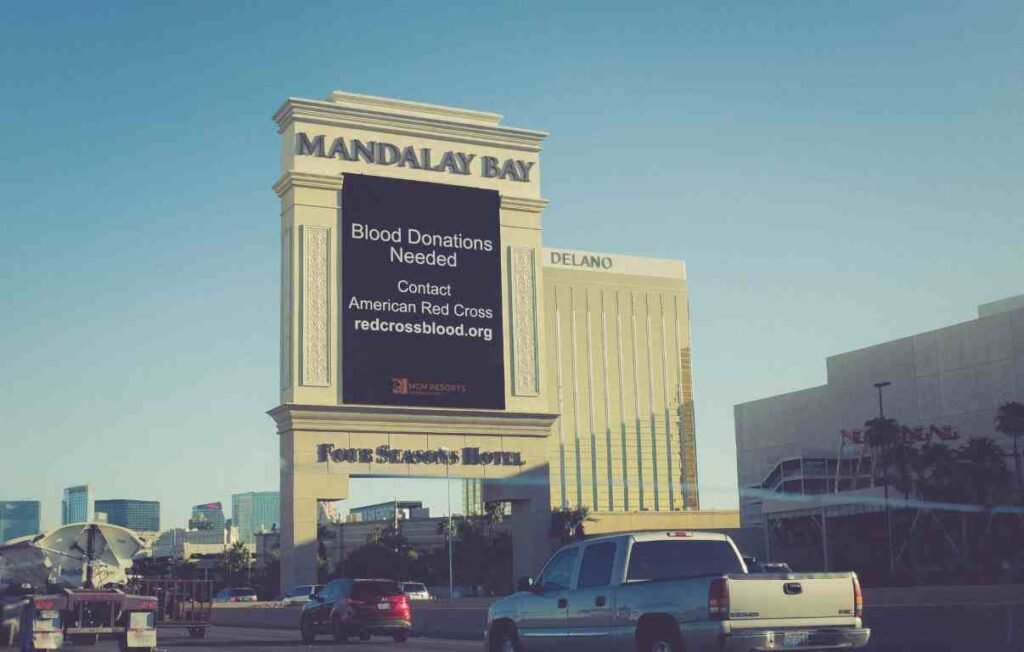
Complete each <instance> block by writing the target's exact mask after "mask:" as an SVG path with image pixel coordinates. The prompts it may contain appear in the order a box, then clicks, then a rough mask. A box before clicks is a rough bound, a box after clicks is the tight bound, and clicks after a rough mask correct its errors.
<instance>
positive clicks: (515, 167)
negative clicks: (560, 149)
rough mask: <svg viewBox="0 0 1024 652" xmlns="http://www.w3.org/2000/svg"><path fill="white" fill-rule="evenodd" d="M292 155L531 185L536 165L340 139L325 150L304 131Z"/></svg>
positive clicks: (318, 139) (319, 137) (318, 138)
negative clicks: (471, 175)
mask: <svg viewBox="0 0 1024 652" xmlns="http://www.w3.org/2000/svg"><path fill="white" fill-rule="evenodd" d="M295 153H296V154H298V155H299V156H319V157H321V158H337V159H341V160H342V161H352V162H356V161H363V162H365V163H370V164H372V165H393V166H395V167H400V168H411V169H413V170H426V171H429V172H442V173H446V174H462V175H470V174H472V173H473V172H472V170H473V169H474V168H476V169H477V172H478V174H479V175H480V176H481V177H484V178H485V179H504V180H508V181H519V182H521V183H528V182H529V181H530V171H531V170H532V169H533V166H534V165H535V164H536V161H524V160H522V159H514V158H509V159H505V160H504V161H502V160H500V159H497V158H495V157H493V156H481V157H480V158H479V160H477V156H476V154H467V153H465V152H454V151H447V152H444V153H443V154H441V155H439V156H438V155H436V154H435V152H433V151H432V150H431V149H430V148H429V147H420V148H416V147H413V146H412V145H409V146H407V147H404V148H402V147H398V146H397V145H394V144H392V143H385V142H383V141H374V140H368V141H365V142H364V141H361V140H359V139H357V138H353V139H352V140H350V141H346V140H345V139H344V138H342V137H340V136H339V137H338V138H335V139H334V140H333V141H331V144H330V146H328V145H327V142H326V140H325V137H324V136H323V134H320V135H317V136H313V137H312V138H310V136H309V135H308V134H306V132H304V131H300V132H299V133H298V134H296V135H295Z"/></svg>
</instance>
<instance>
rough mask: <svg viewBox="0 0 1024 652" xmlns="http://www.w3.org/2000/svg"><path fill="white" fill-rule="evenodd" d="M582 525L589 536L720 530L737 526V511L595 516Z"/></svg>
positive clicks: (738, 516)
mask: <svg viewBox="0 0 1024 652" xmlns="http://www.w3.org/2000/svg"><path fill="white" fill-rule="evenodd" d="M594 517H595V519H596V520H595V521H593V522H589V523H585V524H584V529H585V531H586V533H587V535H588V536H591V535H598V534H614V533H617V532H635V531H639V530H723V529H731V528H738V527H739V526H740V513H739V510H701V511H692V512H625V513H597V514H595V515H594Z"/></svg>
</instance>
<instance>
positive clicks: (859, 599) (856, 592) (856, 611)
mask: <svg viewBox="0 0 1024 652" xmlns="http://www.w3.org/2000/svg"><path fill="white" fill-rule="evenodd" d="M853 615H854V617H855V618H862V617H863V616H864V594H863V593H861V591H860V580H859V579H857V574H856V573H854V574H853Z"/></svg>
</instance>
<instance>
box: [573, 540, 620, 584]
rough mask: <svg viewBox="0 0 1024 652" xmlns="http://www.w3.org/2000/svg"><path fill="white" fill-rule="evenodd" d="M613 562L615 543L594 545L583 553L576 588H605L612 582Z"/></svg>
mask: <svg viewBox="0 0 1024 652" xmlns="http://www.w3.org/2000/svg"><path fill="white" fill-rule="evenodd" d="M614 562H615V542H614V541H608V542H605V543H595V544H594V545H591V546H587V549H586V550H584V551H583V563H582V565H581V566H580V578H579V580H577V582H576V588H579V589H585V588H587V587H590V586H607V585H608V583H609V582H611V580H612V564H613V563H614Z"/></svg>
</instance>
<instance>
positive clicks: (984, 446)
mask: <svg viewBox="0 0 1024 652" xmlns="http://www.w3.org/2000/svg"><path fill="white" fill-rule="evenodd" d="M957 457H958V458H959V460H960V462H961V466H962V469H963V478H964V480H966V486H965V487H964V488H965V489H966V492H965V493H966V496H965V497H966V498H967V500H968V501H970V502H972V503H974V504H976V505H983V506H986V507H988V506H991V505H994V504H996V502H997V501H998V500H999V499H1000V498H1001V497H1002V496H1003V494H1004V493H1005V492H1006V462H1005V461H1004V460H1003V458H1004V457H1005V456H1004V455H1003V449H1001V448H1000V447H999V445H998V444H996V442H995V441H993V440H992V439H990V438H988V437H972V438H970V439H968V440H967V443H966V444H965V445H964V446H963V448H961V449H960V450H959V451H958V455H957Z"/></svg>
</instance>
